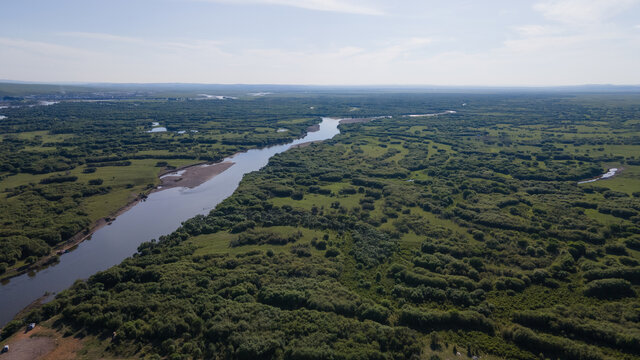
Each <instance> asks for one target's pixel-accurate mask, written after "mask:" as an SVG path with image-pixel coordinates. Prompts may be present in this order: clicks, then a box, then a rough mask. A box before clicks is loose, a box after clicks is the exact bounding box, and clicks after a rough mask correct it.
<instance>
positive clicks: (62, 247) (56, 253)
mask: <svg viewBox="0 0 640 360" xmlns="http://www.w3.org/2000/svg"><path fill="white" fill-rule="evenodd" d="M146 197H147V194H144V193H143V194H139V195H137V196H135V197H134V198H133V199H132V200H130V201H129V202H128V203H127V204H126V205H125V206H123V207H121V208H120V209H118V210H117V211H115V212H113V213H111V214H109V216H106V217H103V218H100V219H98V220H96V221H95V222H93V224H91V226H90V227H89V228H87V229H84V230H82V231H80V232H79V233H77V234H75V235H73V236H72V237H71V238H69V240H67V241H65V242H64V243H62V244H59V245H57V246H55V247H54V248H53V249H51V253H49V255H47V256H45V257H42V258H40V259H39V260H38V261H36V262H34V263H33V264H27V265H23V266H21V267H18V268H13V269H7V271H6V272H5V273H4V274H2V276H1V277H0V283H3V284H4V283H6V282H8V281H9V280H11V278H14V277H16V276H20V275H22V274H26V273H28V272H32V271H34V272H37V271H40V270H44V269H46V268H47V267H49V266H51V265H54V264H56V263H58V262H59V261H60V259H59V257H60V255H63V254H65V253H67V252H69V251H71V250H72V249H74V248H75V247H76V246H78V245H80V243H81V242H83V241H85V240H87V239H89V238H90V237H91V235H93V233H95V232H96V231H98V230H100V229H101V228H102V227H104V226H105V225H109V224H110V223H111V222H112V221H113V220H115V218H117V217H118V216H120V215H122V214H123V213H125V212H127V211H129V209H131V208H132V207H134V206H136V204H138V203H139V202H140V201H143V200H144V199H146Z"/></svg>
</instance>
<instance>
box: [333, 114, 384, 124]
mask: <svg viewBox="0 0 640 360" xmlns="http://www.w3.org/2000/svg"><path fill="white" fill-rule="evenodd" d="M388 118H391V116H374V117H366V118H346V119H340V124H359V123H368V122H369V121H373V120H377V119H388Z"/></svg>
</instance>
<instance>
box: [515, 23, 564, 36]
mask: <svg viewBox="0 0 640 360" xmlns="http://www.w3.org/2000/svg"><path fill="white" fill-rule="evenodd" d="M514 30H515V31H516V33H518V34H519V35H521V36H524V37H533V36H547V35H553V34H557V33H559V32H560V29H558V28H556V27H552V26H545V25H523V26H518V27H515V28H514Z"/></svg>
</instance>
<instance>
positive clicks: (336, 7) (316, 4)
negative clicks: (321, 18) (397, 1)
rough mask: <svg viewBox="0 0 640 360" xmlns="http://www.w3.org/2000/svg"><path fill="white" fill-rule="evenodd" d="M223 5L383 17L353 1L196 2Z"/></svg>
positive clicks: (379, 12) (372, 8)
mask: <svg viewBox="0 0 640 360" xmlns="http://www.w3.org/2000/svg"><path fill="white" fill-rule="evenodd" d="M197 1H206V2H215V3H224V4H234V5H250V4H254V5H255V4H262V5H280V6H289V7H296V8H300V9H306V10H314V11H328V12H336V13H346V14H358V15H383V14H384V12H383V11H382V10H381V9H379V8H377V7H375V6H371V5H368V4H366V2H365V4H362V3H363V1H358V2H356V1H353V0H350V1H348V0H197Z"/></svg>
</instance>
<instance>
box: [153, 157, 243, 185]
mask: <svg viewBox="0 0 640 360" xmlns="http://www.w3.org/2000/svg"><path fill="white" fill-rule="evenodd" d="M233 164H234V163H233V162H231V161H225V162H221V163H215V164H205V165H196V166H190V167H186V168H183V169H181V170H180V171H173V172H170V173H168V174H166V175H163V176H162V177H160V186H159V187H158V190H164V189H167V188H172V187H188V188H194V187H196V186H198V185H200V184H202V183H204V182H205V181H207V180H209V179H211V178H213V177H214V176H216V175H219V174H221V173H222V172H224V171H225V170H227V169H228V168H230V167H231V166H233ZM174 173H175V174H176V175H173V174H174Z"/></svg>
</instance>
